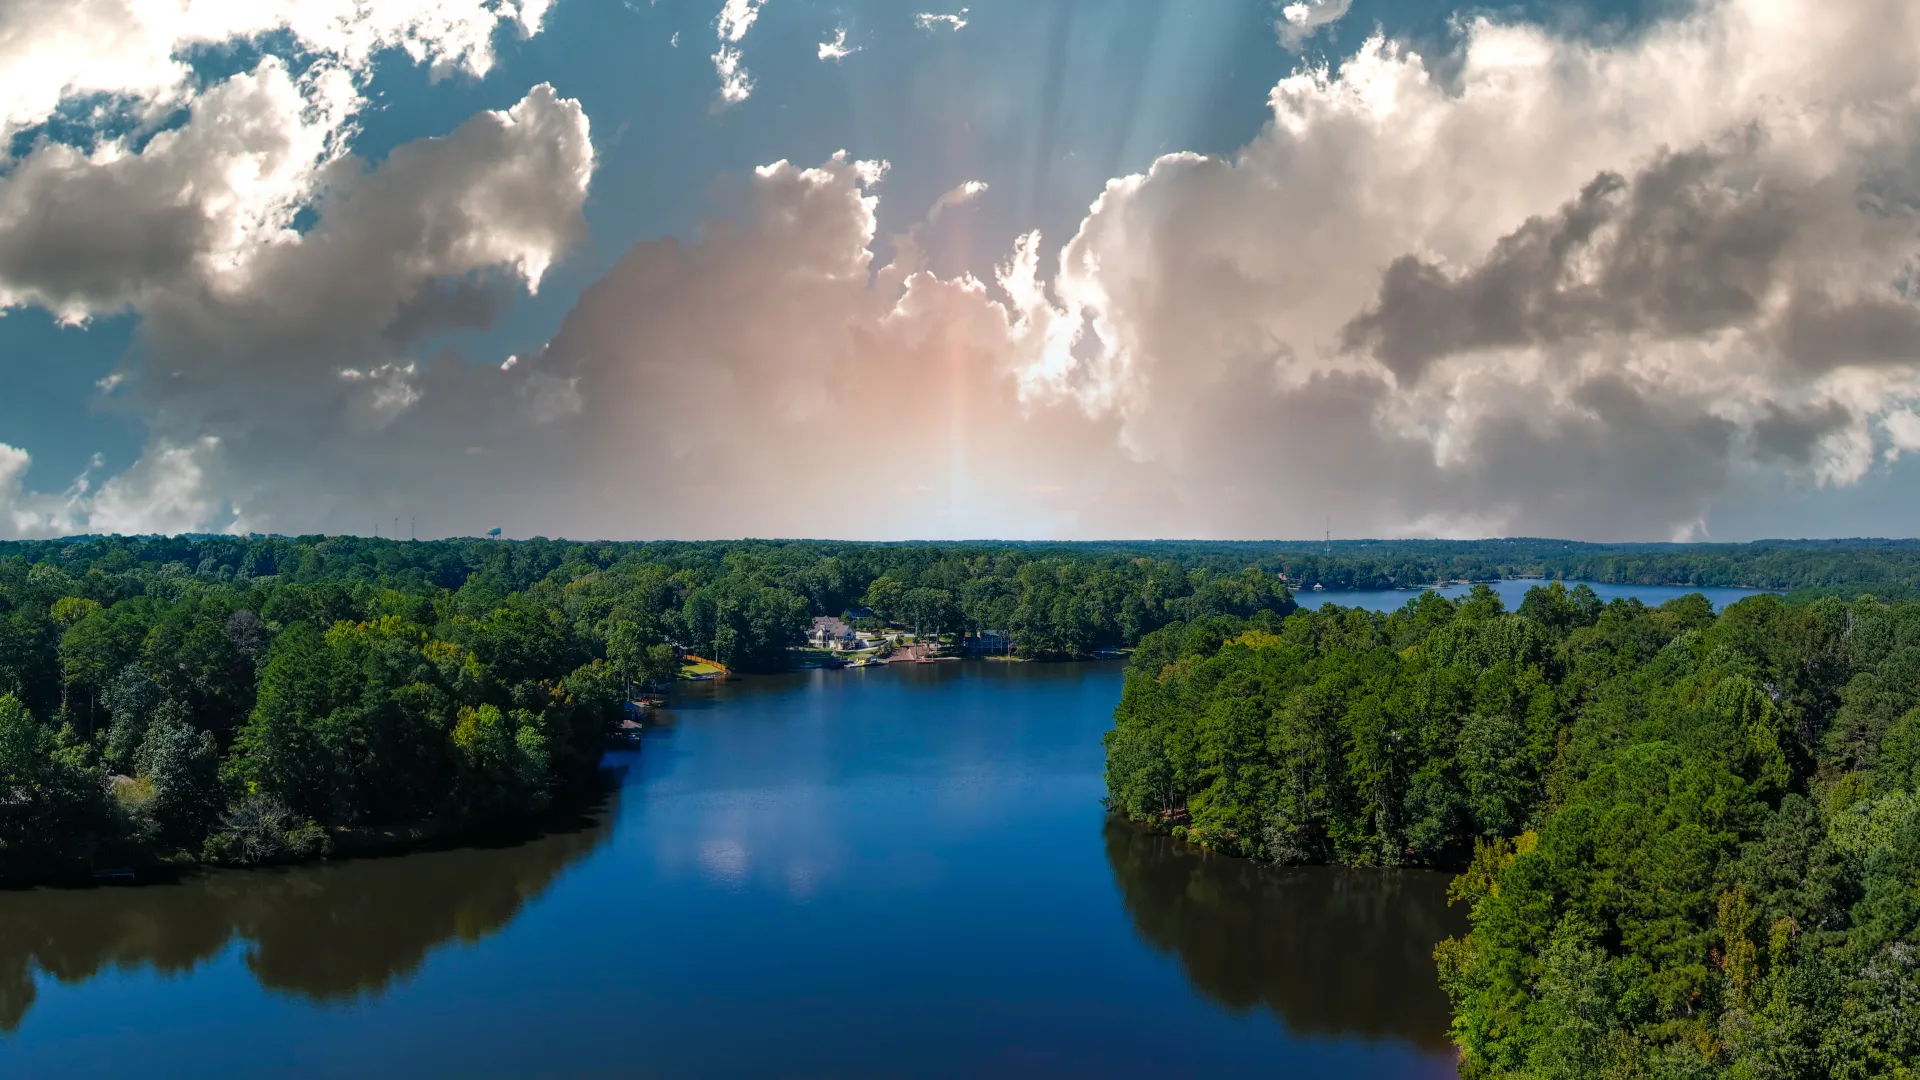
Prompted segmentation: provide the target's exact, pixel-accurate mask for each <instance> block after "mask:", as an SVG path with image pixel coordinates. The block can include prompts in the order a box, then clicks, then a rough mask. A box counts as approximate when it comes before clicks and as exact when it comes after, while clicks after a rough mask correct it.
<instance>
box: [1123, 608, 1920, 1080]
mask: <svg viewBox="0 0 1920 1080" xmlns="http://www.w3.org/2000/svg"><path fill="white" fill-rule="evenodd" d="M1107 755H1108V758H1107V761H1108V788H1109V793H1110V803H1111V805H1113V806H1114V807H1115V808H1116V809H1118V810H1121V811H1124V812H1125V813H1127V814H1129V815H1131V816H1133V817H1136V818H1140V819H1144V820H1147V821H1150V822H1154V823H1156V824H1157V825H1159V826H1160V827H1169V828H1173V829H1175V830H1176V831H1177V832H1179V833H1181V834H1183V835H1185V836H1186V837H1188V838H1190V839H1192V840H1195V841H1197V842H1199V843H1202V844H1205V845H1207V846H1210V847H1214V848H1216V849H1219V850H1224V851H1228V852H1232V853H1236V854H1241V855H1247V856H1252V857H1256V858H1265V859H1273V860H1279V861H1284V862H1331V863H1345V864H1351V865H1373V866H1394V865H1413V866H1442V867H1452V868H1459V867H1464V868H1465V869H1464V872H1463V873H1462V874H1461V876H1460V877H1459V878H1458V879H1456V881H1455V882H1454V886H1453V889H1454V892H1453V895H1454V896H1455V897H1456V898H1457V899H1458V900H1459V901H1460V902H1462V903H1465V904H1467V905H1468V906H1469V909H1470V911H1471V921H1472V931H1471V933H1469V934H1468V935H1467V936H1466V937H1465V938H1464V939H1460V940H1448V941H1447V942H1444V943H1442V944H1441V946H1440V947H1439V949H1438V951H1437V953H1436V959H1437V960H1438V961H1439V965H1440V975H1441V979H1442V982H1443V984H1444V985H1445V987H1446V989H1447V991H1448V993H1449V994H1450V995H1451V997H1452V1000H1453V1004H1454V1018H1453V1037H1454V1039H1455V1041H1456V1043H1457V1044H1458V1046H1459V1047H1460V1049H1461V1052H1462V1067H1463V1072H1464V1074H1465V1075H1467V1076H1470V1077H1473V1076H1489V1077H1490V1076H1500V1077H1523V1076H1524V1077H1542V1078H1546V1077H1588V1076H1617V1077H1638V1076H1646V1077H1655V1076H1661V1077H1665V1076H1676V1077H1678V1076H1686V1077H1694V1076H1699V1077H1706V1076H1742V1077H1808V1078H1812V1077H1867V1076H1894V1075H1911V1072H1912V1070H1913V1069H1914V1068H1915V1067H1916V1066H1917V1065H1920V1021H1917V1020H1916V1018H1920V953H1917V952H1916V945H1920V604H1911V603H1898V604H1887V603H1884V602H1881V601H1879V600H1876V599H1873V598H1871V597H1862V598H1860V599H1858V600H1855V601H1853V602H1851V603H1846V602H1841V601H1839V600H1837V599H1832V598H1827V599H1821V600H1818V601H1816V602H1813V603H1809V604H1803V605H1792V606H1790V605H1787V604H1785V603H1783V602H1781V601H1780V600H1779V599H1777V598H1775V597H1771V596H1761V597H1755V598H1752V599H1748V600H1744V601H1742V602H1740V603H1738V604H1734V605H1732V606H1730V607H1729V608H1728V609H1727V610H1726V611H1725V612H1723V613H1721V614H1719V615H1718V616H1717V617H1716V616H1715V614H1714V613H1713V612H1712V610H1711V608H1710V607H1709V605H1708V604H1707V603H1706V601H1705V600H1704V599H1703V598H1701V597H1699V596H1691V597H1686V598H1683V599H1680V600H1675V601H1672V602H1670V603H1667V604H1665V605H1662V606H1661V607H1659V608H1649V607H1646V606H1643V605H1641V604H1639V603H1637V602H1634V601H1626V600H1616V601H1614V602H1612V603H1609V604H1602V603H1600V602H1599V600H1598V599H1597V598H1596V597H1594V596H1593V594H1592V592H1591V591H1590V590H1587V589H1584V588H1577V589H1574V590H1571V591H1569V590H1567V589H1565V588H1564V587H1562V586H1559V585H1555V586H1553V587H1551V588H1540V589H1535V590H1533V591H1531V592H1530V593H1529V594H1528V596H1527V598H1526V600H1525V602H1524V603H1523V604H1522V605H1521V607H1520V609H1519V611H1517V612H1506V611H1503V610H1502V606H1501V603H1500V600H1499V598H1498V597H1497V596H1496V595H1494V594H1493V592H1492V591H1491V590H1489V589H1476V590H1474V592H1473V593H1472V594H1471V595H1470V596H1468V597H1466V598H1464V599H1462V600H1461V601H1460V602H1458V603H1454V602H1450V601H1448V600H1445V599H1443V598H1441V597H1439V596H1437V595H1432V594H1427V595H1423V596H1421V597H1420V598H1419V599H1417V600H1415V601H1414V602H1412V603H1410V604H1408V605H1407V606H1406V607H1404V608H1402V609H1401V610H1399V611H1397V612H1393V613H1391V614H1385V615H1381V614H1374V613H1369V612H1365V611H1359V610H1340V609H1334V608H1328V609H1325V610H1323V611H1320V612H1311V613H1300V614H1296V615H1293V616H1291V617H1288V618H1284V619H1282V618H1274V617H1261V618H1256V619H1252V620H1243V619H1207V620H1198V621H1195V622H1192V623H1188V624H1184V625H1177V626H1169V627H1167V628H1164V629H1162V630H1161V631H1159V632H1157V633H1155V634H1154V635H1151V636H1149V637H1148V638H1147V639H1146V640H1145V641H1144V642H1143V643H1142V645H1141V647H1140V649H1139V650H1138V651H1137V652H1136V653H1135V656H1134V659H1133V662H1132V664H1131V666H1130V669H1129V672H1128V675H1127V680H1126V690H1125V694H1124V697H1123V700H1122V702H1121V704H1120V707H1119V708H1118V710H1117V711H1116V725H1115V728H1114V730H1113V731H1112V732H1111V733H1110V734H1109V735H1108V737H1107Z"/></svg>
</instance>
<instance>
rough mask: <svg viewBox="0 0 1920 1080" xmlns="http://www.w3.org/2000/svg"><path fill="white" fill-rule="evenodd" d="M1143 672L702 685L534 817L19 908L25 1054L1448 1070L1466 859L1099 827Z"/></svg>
mask: <svg viewBox="0 0 1920 1080" xmlns="http://www.w3.org/2000/svg"><path fill="white" fill-rule="evenodd" d="M1119 691H1120V669H1119V667H1118V666H1117V665H1113V664H1104V665H1093V664H1089V665H1040V664H997V663H982V664H938V665H905V666H896V667H894V668H891V669H886V670H876V671H826V672H810V673H804V674H800V675H794V676H782V677H775V678H756V679H746V680H740V681H735V682H727V683H721V684H710V685H706V686H697V687H694V688H692V689H689V690H687V691H685V692H684V693H682V694H681V695H680V699H679V701H678V704H677V706H676V708H675V709H673V710H672V711H671V712H669V713H668V714H666V715H665V716H664V717H663V720H664V722H663V724H662V725H661V726H659V727H657V728H656V729H654V730H652V731H650V732H649V733H648V735H647V737H646V742H645V743H644V745H643V746H642V747H641V748H640V749H639V750H637V751H630V752H622V753H620V754H618V755H616V756H615V757H614V759H613V761H612V764H613V765H614V766H615V768H616V769H617V770H619V772H618V775H617V776H616V777H615V778H614V780H613V781H612V784H611V786H612V788H613V790H612V792H611V794H610V796H609V799H608V803H607V805H606V806H605V808H604V809H603V810H601V811H600V812H598V813H597V814H595V815H591V816H589V817H587V818H585V819H583V820H581V821H579V822H577V823H574V824H573V825H571V826H568V827H563V828H560V829H557V830H555V831H554V832H552V833H550V834H548V835H544V836H541V837H538V838H534V839H523V840H521V841H519V842H514V843H499V844H494V845H489V846H481V847H467V848H456V849H453V850H447V851H436V852H428V853H421V854H412V855H406V856H397V857H391V858H382V859H363V860H350V861H344V862H340V863H336V864H332V865H327V866H320V867H306V868H300V869H295V870H285V871H268V872H253V873H238V872H231V873H229V872H223V873H215V874H210V875H206V876H204V877H200V878H196V879H194V880H192V881H188V882H185V883H182V884H179V885H171V886H155V887H142V888H114V889H89V890H72V891H60V890H37V891H32V892H25V893H12V894H0V1075H5V1076H21V1077H26V1076H53V1075H105V1074H114V1075H126V1074H128V1073H130V1072H131V1073H134V1074H138V1075H142V1076H156V1075H158V1076H182V1075H232V1074H236V1073H240V1072H270V1073H276V1074H288V1075H343V1074H353V1075H360V1076H387V1075H407V1076H417V1075H435V1076H438V1075H462V1076H471V1075H525V1074H531V1073H540V1074H545V1075H554V1074H560V1075H579V1074H609V1073H611V1074H621V1075H648V1076H655V1075H657V1076H818V1077H846V1076H901V1075H915V1076H956V1077H958V1076H965V1077H979V1076H1101V1077H1113V1076H1143V1077H1155V1078H1166V1077H1183V1076H1223V1075H1246V1074H1252V1073H1258V1074H1261V1075H1298V1076H1319V1075H1328V1076H1347V1077H1368V1076H1380V1077H1399V1076H1416V1075H1450V1074H1451V1072H1452V1069H1451V1057H1450V1055H1449V1054H1448V1053H1447V1050H1446V1047H1445V1043H1444V1038H1443V1028H1444V1023H1445V1003H1444V1000H1443V999H1442V998H1441V997H1440V996H1439V994H1438V992H1437V991H1436V990H1435V989H1434V988H1433V980H1432V964H1431V960H1430V959H1429V956H1430V952H1431V948H1432V943H1433V941H1434V940H1436V939H1437V938H1439V937H1441V936H1444V935H1445V934H1447V933H1454V932H1458V927H1457V925H1456V924H1457V913H1454V912H1450V911H1449V910H1448V909H1447V908H1446V907H1445V904H1444V900H1443V892H1444V879H1443V878H1442V877H1440V876H1439V875H1430V874H1411V873H1401V874H1392V873H1363V872H1358V871H1335V870H1296V871H1289V872H1282V871H1276V870H1273V869H1270V868H1265V867H1260V866H1255V865H1252V864H1249V863H1245V862H1242V861H1238V860H1232V859H1224V858H1220V857H1217V856H1212V855H1209V854H1207V853H1204V852H1200V851H1197V850H1196V849H1193V848H1190V847H1188V846H1186V845H1184V844H1178V843H1175V842H1174V841H1172V840H1170V839H1167V838H1164V837H1155V836H1150V835H1147V834H1145V833H1142V832H1140V831H1138V830H1135V829H1133V828H1132V827H1131V826H1127V825H1125V824H1123V823H1118V822H1114V821H1111V820H1109V819H1108V818H1107V817H1106V816H1105V815H1104V813H1103V812H1102V810H1101V807H1100V804H1099V799H1100V795H1101V793H1102V786H1101V778H1100V770H1101V764H1102V754H1101V749H1100V735H1101V733H1102V732H1103V731H1105V730H1106V728H1107V727H1108V726H1109V725H1110V721H1111V714H1112V709H1113V705H1114V703H1115V701H1116V700H1117V699H1118V696H1119Z"/></svg>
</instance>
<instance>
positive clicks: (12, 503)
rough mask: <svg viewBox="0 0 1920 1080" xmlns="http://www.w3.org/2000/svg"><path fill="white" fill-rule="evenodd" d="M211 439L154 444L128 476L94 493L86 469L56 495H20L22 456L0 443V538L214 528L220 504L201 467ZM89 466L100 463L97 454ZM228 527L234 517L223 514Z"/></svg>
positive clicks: (28, 460)
mask: <svg viewBox="0 0 1920 1080" xmlns="http://www.w3.org/2000/svg"><path fill="white" fill-rule="evenodd" d="M216 446H217V441H216V440H214V439H211V438H207V439H201V440H198V441H196V442H195V443H192V444H188V445H172V444H162V445H157V446H154V447H152V448H150V449H149V450H148V452H147V453H146V454H145V455H144V456H143V457H142V458H141V459H140V461H139V462H138V463H137V464H135V465H134V466H133V467H132V468H130V469H128V470H127V471H125V472H123V473H120V474H119V475H117V476H114V477H112V478H111V479H109V480H108V481H107V482H106V483H104V484H102V485H101V486H100V488H99V490H97V491H95V490H93V489H92V480H91V470H89V472H87V473H82V474H81V475H80V476H78V477H76V478H75V479H74V481H73V483H72V484H71V485H70V486H69V487H68V488H67V490H66V491H65V492H64V493H62V494H60V495H42V494H36V493H33V492H29V491H26V490H24V486H23V483H22V480H23V478H24V477H25V475H26V472H27V469H28V467H29V466H30V465H31V464H32V460H31V458H30V457H29V456H28V455H27V453H26V451H24V450H20V449H17V448H15V447H12V446H8V445H6V444H5V443H0V533H4V535H7V536H13V537H26V538H42V537H54V536H68V535H73V534H76V533H121V534H125V535H133V534H141V533H180V532H189V531H194V530H198V529H202V528H205V527H207V526H208V525H209V524H210V523H218V522H219V521H220V518H221V516H222V514H221V511H222V504H221V502H220V500H219V498H218V497H217V496H215V495H214V494H213V493H212V489H211V487H210V486H209V484H208V483H207V476H206V472H205V468H204V465H205V462H206V461H207V459H208V458H209V457H210V455H211V454H212V453H213V451H214V450H215V449H216ZM93 465H94V467H95V468H98V467H99V465H100V461H99V458H98V456H96V457H95V459H94V462H93ZM227 517H228V519H229V520H228V523H231V520H232V515H227Z"/></svg>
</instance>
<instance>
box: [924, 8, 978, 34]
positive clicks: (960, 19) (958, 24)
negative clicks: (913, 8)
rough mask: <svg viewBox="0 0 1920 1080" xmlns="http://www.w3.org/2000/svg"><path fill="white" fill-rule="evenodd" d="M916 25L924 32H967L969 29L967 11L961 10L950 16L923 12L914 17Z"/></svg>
mask: <svg viewBox="0 0 1920 1080" xmlns="http://www.w3.org/2000/svg"><path fill="white" fill-rule="evenodd" d="M913 21H914V25H916V26H918V27H920V29H922V30H965V29H966V28H967V9H966V8H961V9H960V10H959V11H957V12H953V13H950V14H944V15H943V14H938V13H936V12H931V11H923V12H921V13H920V14H918V15H915V16H914V17H913Z"/></svg>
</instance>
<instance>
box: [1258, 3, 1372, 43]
mask: <svg viewBox="0 0 1920 1080" xmlns="http://www.w3.org/2000/svg"><path fill="white" fill-rule="evenodd" d="M1352 7H1353V0H1293V2H1292V3H1289V4H1287V5H1286V6H1284V7H1282V8H1281V9H1280V18H1279V20H1278V21H1277V22H1275V23H1274V30H1275V31H1276V32H1277V33H1278V34H1279V35H1280V42H1281V44H1283V45H1285V46H1286V47H1287V48H1289V49H1298V48H1299V47H1300V46H1301V44H1303V43H1304V42H1305V41H1306V40H1307V38H1309V37H1312V36H1313V33H1314V31H1316V30H1318V29H1320V28H1321V27H1323V26H1327V25H1330V24H1332V23H1336V22H1339V21H1340V20H1341V19H1342V18H1344V17H1345V16H1346V14H1347V11H1348V10H1349V9H1350V8H1352Z"/></svg>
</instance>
